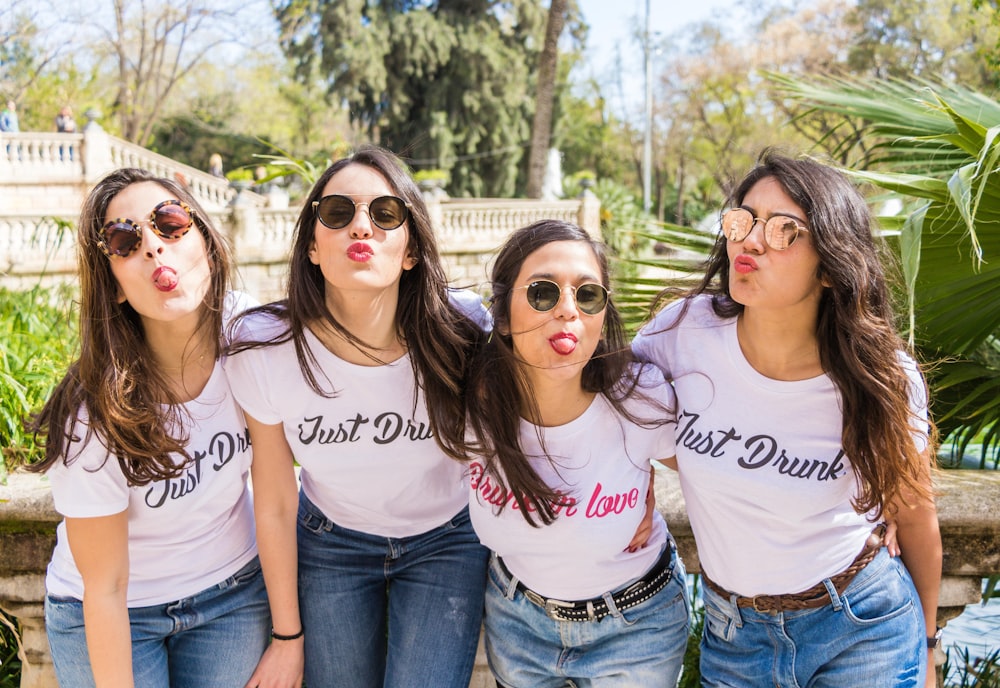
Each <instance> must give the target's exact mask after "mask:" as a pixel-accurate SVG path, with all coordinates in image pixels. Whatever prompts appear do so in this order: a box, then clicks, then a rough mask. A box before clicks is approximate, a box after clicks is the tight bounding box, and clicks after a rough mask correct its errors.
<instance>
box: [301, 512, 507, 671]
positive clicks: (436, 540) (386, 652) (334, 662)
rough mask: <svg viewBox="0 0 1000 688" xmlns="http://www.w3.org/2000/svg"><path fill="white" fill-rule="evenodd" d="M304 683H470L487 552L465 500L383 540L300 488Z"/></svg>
mask: <svg viewBox="0 0 1000 688" xmlns="http://www.w3.org/2000/svg"><path fill="white" fill-rule="evenodd" d="M298 548H299V608H300V611H301V614H302V625H303V626H304V628H305V630H306V635H305V656H306V670H305V679H306V685H308V686H317V687H318V688H322V686H336V687H337V688H381V687H382V686H386V687H387V688H427V687H428V686H434V688H451V687H454V688H468V686H469V681H470V678H471V676H472V667H473V664H474V662H475V656H476V647H477V645H478V644H479V629H480V627H481V625H482V619H483V587H484V581H485V578H486V560H487V555H488V551H487V550H486V548H485V547H483V546H482V545H480V544H479V539H478V538H477V537H476V534H475V532H474V531H473V530H472V523H471V522H470V521H469V510H468V508H465V509H463V510H462V511H460V512H458V513H457V514H456V515H455V516H454V517H453V518H452V519H451V520H450V521H448V522H447V523H444V524H443V525H440V526H438V527H437V528H434V529H432V530H429V531H427V532H426V533H422V534H420V535H414V536H410V537H404V538H387V537H382V536H378V535H371V534H369V533H362V532H359V531H356V530H350V529H348V528H343V527H341V526H338V525H337V524H336V523H334V522H333V521H331V520H330V519H328V518H327V517H326V516H324V515H323V513H322V512H321V511H320V510H319V508H317V507H316V505H315V504H313V503H312V502H311V501H309V499H308V498H307V497H306V496H305V495H304V494H302V493H300V496H299V519H298Z"/></svg>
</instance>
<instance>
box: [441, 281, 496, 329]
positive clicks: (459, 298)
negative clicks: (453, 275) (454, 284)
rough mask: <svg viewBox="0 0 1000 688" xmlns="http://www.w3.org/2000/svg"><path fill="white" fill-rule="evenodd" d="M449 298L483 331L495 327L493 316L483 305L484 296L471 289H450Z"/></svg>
mask: <svg viewBox="0 0 1000 688" xmlns="http://www.w3.org/2000/svg"><path fill="white" fill-rule="evenodd" d="M448 300H449V301H451V303H452V305H453V306H455V307H456V308H457V309H458V310H460V311H462V313H463V314H464V315H465V317H467V318H468V319H469V320H471V321H472V322H474V323H476V324H477V325H479V327H480V329H482V331H483V332H490V331H491V330H492V329H493V317H492V316H491V315H490V312H489V310H488V309H487V308H486V306H485V305H483V298H482V297H481V296H480V295H479V294H477V293H476V292H474V291H472V290H471V289H449V290H448Z"/></svg>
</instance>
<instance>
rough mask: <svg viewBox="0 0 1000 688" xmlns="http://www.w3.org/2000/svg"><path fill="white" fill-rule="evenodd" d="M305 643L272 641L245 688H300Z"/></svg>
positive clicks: (301, 640)
mask: <svg viewBox="0 0 1000 688" xmlns="http://www.w3.org/2000/svg"><path fill="white" fill-rule="evenodd" d="M304 648H305V641H304V640H303V639H302V638H296V639H295V640H272V641H271V644H270V645H268V646H267V649H266V650H264V655H263V656H262V657H261V658H260V661H259V662H257V669H256V670H254V672H253V676H251V677H250V680H249V681H248V682H247V685H246V688H301V686H302V674H303V670H304V667H305V652H304Z"/></svg>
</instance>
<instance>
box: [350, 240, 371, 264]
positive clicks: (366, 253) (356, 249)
mask: <svg viewBox="0 0 1000 688" xmlns="http://www.w3.org/2000/svg"><path fill="white" fill-rule="evenodd" d="M374 255H375V252H374V251H372V247H371V246H369V245H368V244H366V243H365V242H363V241H355V242H354V243H353V244H351V245H350V246H348V247H347V257H348V258H350V259H351V260H353V261H355V262H357V263H367V262H368V261H369V260H371V259H372V256H374Z"/></svg>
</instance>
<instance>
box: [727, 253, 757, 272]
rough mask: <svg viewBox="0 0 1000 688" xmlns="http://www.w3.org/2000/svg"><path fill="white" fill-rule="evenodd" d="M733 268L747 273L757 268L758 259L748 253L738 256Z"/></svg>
mask: <svg viewBox="0 0 1000 688" xmlns="http://www.w3.org/2000/svg"><path fill="white" fill-rule="evenodd" d="M733 269H734V270H736V272H738V273H740V274H743V275H746V274H749V273H751V272H753V271H754V270H756V269H757V261H756V260H754V259H753V258H751V257H750V256H748V255H745V254H744V255H741V256H736V259H735V260H734V261H733Z"/></svg>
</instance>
